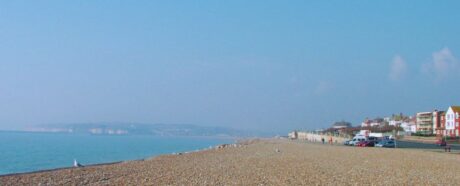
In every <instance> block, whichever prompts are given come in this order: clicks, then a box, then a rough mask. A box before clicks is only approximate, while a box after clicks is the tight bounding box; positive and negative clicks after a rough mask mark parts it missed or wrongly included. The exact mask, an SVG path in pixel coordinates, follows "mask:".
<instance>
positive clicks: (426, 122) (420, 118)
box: [416, 112, 433, 135]
mask: <svg viewBox="0 0 460 186" xmlns="http://www.w3.org/2000/svg"><path fill="white" fill-rule="evenodd" d="M416 118H417V129H416V130H417V133H419V134H423V135H431V134H433V112H419V113H417V115H416Z"/></svg>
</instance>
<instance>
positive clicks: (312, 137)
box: [290, 132, 349, 143]
mask: <svg viewBox="0 0 460 186" xmlns="http://www.w3.org/2000/svg"><path fill="white" fill-rule="evenodd" d="M290 136H291V135H290ZM322 138H324V140H325V142H328V141H329V140H330V139H331V138H332V142H334V143H343V142H345V141H346V140H349V139H348V138H344V137H341V136H335V135H326V134H316V133H310V132H297V139H298V140H308V141H312V142H321V139H322Z"/></svg>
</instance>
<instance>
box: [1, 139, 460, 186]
mask: <svg viewBox="0 0 460 186" xmlns="http://www.w3.org/2000/svg"><path fill="white" fill-rule="evenodd" d="M458 165H460V155H459V154H456V153H441V152H431V151H423V150H412V149H385V148H356V147H347V146H341V145H323V144H318V143H308V142H305V141H295V140H294V141H291V140H287V139H263V140H250V141H245V142H242V143H239V144H235V145H224V146H220V147H219V148H213V149H209V150H203V151H198V152H191V153H181V154H174V155H162V156H157V157H153V158H151V159H145V160H137V161H128V162H121V163H115V164H107V165H97V166H87V167H81V168H66V169H59V170H53V171H42V172H35V173H26V174H13V175H6V176H0V183H1V184H0V185H458V183H460V176H459V175H458V173H459V172H460V168H459V166H458Z"/></svg>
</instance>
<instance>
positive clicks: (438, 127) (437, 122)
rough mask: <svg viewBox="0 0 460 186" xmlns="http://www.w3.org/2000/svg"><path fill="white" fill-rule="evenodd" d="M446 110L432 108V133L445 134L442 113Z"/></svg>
mask: <svg viewBox="0 0 460 186" xmlns="http://www.w3.org/2000/svg"><path fill="white" fill-rule="evenodd" d="M445 114H446V112H444V111H438V110H434V112H433V134H436V136H438V137H440V136H443V135H445V134H444V131H445V125H444V124H445V122H444V115H445Z"/></svg>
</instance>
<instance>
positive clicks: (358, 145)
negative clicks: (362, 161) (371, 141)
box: [355, 140, 368, 147]
mask: <svg viewBox="0 0 460 186" xmlns="http://www.w3.org/2000/svg"><path fill="white" fill-rule="evenodd" d="M366 142H368V141H365V140H364V141H360V142H357V143H356V144H355V146H357V147H362V146H363V145H364V144H365V143H366Z"/></svg>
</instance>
